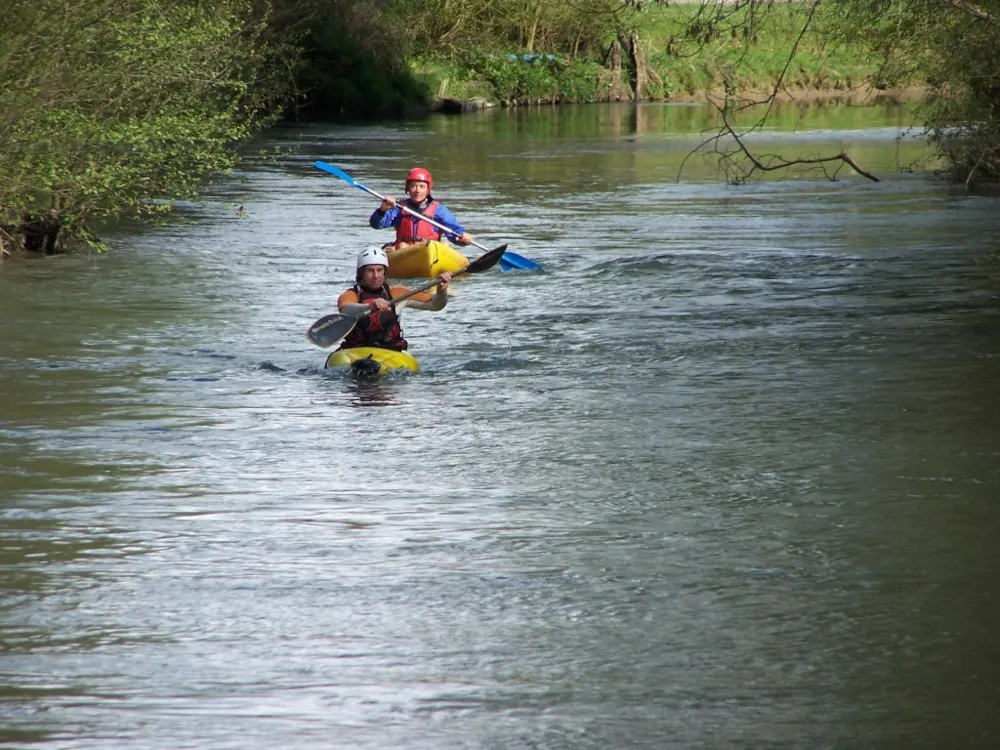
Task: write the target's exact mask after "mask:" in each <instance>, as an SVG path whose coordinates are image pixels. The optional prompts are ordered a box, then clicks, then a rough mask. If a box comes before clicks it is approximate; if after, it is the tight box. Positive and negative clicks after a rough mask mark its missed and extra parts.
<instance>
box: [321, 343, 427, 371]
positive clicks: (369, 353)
mask: <svg viewBox="0 0 1000 750" xmlns="http://www.w3.org/2000/svg"><path fill="white" fill-rule="evenodd" d="M326 367H350V368H351V370H352V372H354V373H355V374H356V375H362V376H367V377H373V376H375V375H386V374H387V373H390V372H392V371H393V370H409V371H410V372H420V365H419V364H417V359H416V357H414V356H413V355H412V354H407V353H406V352H397V351H396V350H395V349H380V348H379V347H377V346H355V347H351V348H350V349H338V350H337V351H335V352H333V353H332V354H331V355H330V356H329V357H327V358H326Z"/></svg>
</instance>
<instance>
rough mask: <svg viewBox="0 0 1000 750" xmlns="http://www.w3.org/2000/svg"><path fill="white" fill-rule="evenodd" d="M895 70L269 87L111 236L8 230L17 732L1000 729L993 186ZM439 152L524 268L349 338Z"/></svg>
mask: <svg viewBox="0 0 1000 750" xmlns="http://www.w3.org/2000/svg"><path fill="white" fill-rule="evenodd" d="M907 117H908V115H907V113H906V112H905V110H901V109H898V108H878V107H867V108H860V107H853V108H850V107H825V108H815V107H814V108H807V109H789V110H787V111H785V113H784V114H783V115H782V116H781V117H780V118H778V119H777V120H775V121H774V122H775V123H776V125H775V127H773V128H771V129H768V130H767V131H765V132H764V133H760V134H757V135H756V136H754V137H752V138H751V139H749V141H748V142H749V143H751V144H752V145H753V146H754V147H755V148H757V149H760V150H761V152H770V153H782V154H785V155H789V154H790V155H803V156H809V155H823V154H829V153H836V152H838V151H839V150H841V149H843V150H844V151H846V152H847V153H849V154H850V156H851V157H852V158H853V159H854V160H855V161H856V162H858V163H859V164H860V165H861V166H862V167H863V168H865V169H867V170H869V171H871V172H873V173H875V174H877V175H878V176H879V177H880V178H881V181H880V182H877V183H874V182H869V181H867V180H865V179H863V178H861V177H860V176H858V175H856V174H854V173H853V172H851V171H850V170H841V171H840V172H839V174H838V175H837V179H836V180H829V179H827V178H826V176H824V175H823V174H822V173H817V172H810V173H798V174H793V175H786V176H785V177H786V179H777V178H776V176H768V178H767V179H765V180H762V181H752V182H750V183H748V184H745V185H740V186H737V185H727V184H726V182H725V180H724V179H722V178H721V177H720V175H719V173H718V172H717V170H716V169H715V167H714V166H713V164H712V163H711V161H710V160H706V159H704V158H702V157H700V156H698V155H694V156H692V154H691V152H692V149H693V148H694V146H696V145H697V143H698V142H700V141H701V140H703V139H704V138H706V137H707V136H708V135H710V132H708V131H706V128H708V127H710V126H711V124H712V115H711V112H709V111H708V110H706V109H705V108H704V107H699V106H690V105H685V106H664V105H644V106H642V107H640V108H639V109H638V110H635V109H633V108H632V107H631V106H629V105H620V106H619V105H594V106H579V107H566V108H562V109H522V110H513V111H500V110H497V111H488V112H483V113H477V114H474V115H466V116H462V117H460V118H449V117H446V116H435V117H431V118H430V119H427V120H421V121H407V122H399V123H387V124H380V125H370V126H357V125H355V126H350V125H316V124H312V125H288V126H284V127H282V128H277V129H275V130H273V131H271V132H269V133H268V135H267V137H266V138H265V139H263V140H262V141H261V143H260V144H259V146H260V150H261V153H260V154H259V155H258V154H257V151H256V150H255V151H254V155H253V156H251V157H250V158H248V161H247V164H246V167H245V170H244V171H243V172H241V173H240V174H237V175H233V176H231V177H227V178H220V179H219V180H218V181H217V182H216V183H215V184H214V185H213V186H212V187H211V189H210V191H209V195H208V198H207V200H206V201H205V202H204V204H200V205H192V206H186V207H184V208H183V209H182V211H181V212H180V213H179V215H178V216H177V217H176V218H175V220H173V221H171V222H170V223H169V224H168V225H166V226H162V227H158V228H148V229H144V228H138V227H132V228H130V227H118V228H116V229H114V230H108V235H107V239H108V241H109V244H110V245H111V246H112V251H111V252H110V253H108V254H106V255H100V256H98V255H95V254H93V253H80V254H76V255H70V256H63V257H30V258H24V257H16V258H14V259H12V260H10V261H8V262H6V263H5V264H3V265H2V266H0V342H2V343H0V511H2V517H3V524H2V527H0V529H2V539H0V566H2V571H3V578H2V580H3V605H2V606H3V610H2V612H3V616H2V620H0V626H2V630H0V633H2V646H3V648H2V652H0V672H2V679H3V686H4V687H3V697H2V702H0V718H2V720H0V744H2V745H3V746H4V747H20V748H29V747H30V748H44V750H56V749H58V750H70V749H74V750H75V749H78V748H101V749H102V750H107V749H109V748H113V749H118V748H121V749H123V750H124V749H125V748H128V749H129V750H135V749H137V748H148V749H151V750H152V749H157V750H159V749H163V750H167V749H168V748H169V749H170V750H177V749H178V748H213V749H214V748H220V749H222V748H233V749H234V750H236V749H237V748H238V749H240V750H249V749H254V750H256V749H263V748H272V747H275V746H280V747H282V748H286V750H295V749H298V748H303V749H305V748H356V749H358V748H359V749H364V750H375V749H383V748H407V749H408V750H443V749H450V748H525V749H528V748H531V749H538V748H546V749H550V750H555V749H562V748H574V749H575V748H594V749H595V750H596V749H598V748H599V749H601V750H607V748H625V747H630V748H668V747H669V748H901V749H902V748H906V749H907V750H912V749H913V748H944V747H962V748H992V747H995V746H996V743H997V737H998V736H1000V714H998V712H997V710H996V706H997V704H998V701H1000V688H998V684H1000V683H998V678H1000V649H998V646H997V642H998V641H997V638H996V632H997V631H996V627H997V626H996V623H997V622H998V621H1000V599H998V596H997V580H998V578H997V576H998V573H1000V552H998V550H1000V545H998V541H997V540H998V538H1000V388H998V383H1000V295H998V286H1000V282H998V280H997V277H998V269H997V264H996V257H995V255H994V253H995V251H996V248H997V236H998V216H1000V211H998V204H1000V201H998V199H997V198H990V197H977V196H970V195H967V194H965V193H964V192H963V191H961V190H956V189H954V188H952V187H950V186H948V185H947V184H945V183H943V182H940V181H937V180H935V179H933V178H929V177H927V176H923V175H921V174H919V173H918V172H915V171H913V166H914V165H916V164H919V163H920V162H921V160H922V159H923V158H924V157H925V156H926V148H925V146H924V144H923V143H921V142H920V141H919V139H916V138H913V137H911V136H910V134H908V132H907V124H908V120H907ZM317 159H321V160H324V161H328V162H331V163H333V164H336V165H338V166H340V167H342V168H343V169H345V170H347V171H348V172H349V173H350V174H352V175H353V176H354V177H355V178H356V179H358V180H359V181H361V182H363V183H364V184H366V185H368V186H370V187H372V188H373V189H375V190H378V191H381V192H388V193H392V194H396V195H398V194H400V193H401V192H402V191H401V182H402V179H403V176H404V175H405V173H406V171H407V170H408V169H409V168H410V167H412V166H414V165H417V164H420V165H423V166H425V167H428V168H429V169H431V170H432V172H433V173H434V177H435V190H434V192H435V195H436V196H437V197H438V198H439V199H440V200H441V201H443V202H444V203H445V204H446V205H447V206H449V207H450V208H451V209H452V210H453V211H454V212H455V213H456V214H457V216H458V217H459V219H460V220H461V221H462V222H463V223H464V224H465V225H466V226H467V227H468V228H469V230H470V231H471V232H472V233H473V234H474V236H475V237H476V238H477V239H478V240H479V241H481V242H482V243H484V244H486V245H488V246H493V245H495V244H499V243H501V242H506V243H508V244H509V247H510V249H511V250H514V251H516V252H518V253H520V254H522V255H524V256H526V257H529V258H532V259H534V260H536V261H538V262H540V263H542V264H543V265H544V268H545V270H544V271H542V272H518V271H515V272H509V273H504V272H501V271H500V270H495V271H490V272H488V273H483V274H478V275H475V276H469V277H467V278H464V279H461V280H456V281H455V282H454V284H453V289H454V294H453V297H452V299H451V302H450V304H449V306H448V307H447V309H446V310H444V311H442V312H439V313H428V312H419V311H412V310H408V311H407V312H406V313H405V314H404V316H403V324H404V328H405V331H406V335H407V338H408V339H409V341H410V346H411V351H412V352H413V353H414V354H415V355H416V356H417V357H418V359H419V360H420V363H421V367H422V371H421V372H420V373H417V374H412V375H408V376H399V377H391V378H388V379H385V380H383V381H380V382H377V383H374V384H372V383H358V382H355V381H352V380H350V379H348V378H345V377H344V376H343V375H341V374H339V373H329V372H326V371H324V369H323V367H322V364H323V357H324V353H323V352H321V351H319V350H317V349H314V348H313V347H311V346H310V345H309V343H308V342H307V341H306V339H305V330H306V328H307V326H308V325H309V324H310V323H311V322H312V321H313V320H314V319H316V318H318V317H319V316H321V315H323V314H325V313H327V312H330V311H332V310H333V309H334V307H335V301H336V296H337V294H338V293H339V292H340V291H341V290H342V289H344V288H345V287H346V286H348V285H349V283H351V280H352V278H353V272H354V271H353V263H354V257H355V256H356V254H357V252H358V251H359V250H360V249H361V248H363V247H364V246H365V245H368V244H372V243H376V242H380V241H383V240H385V239H386V238H387V236H388V235H387V234H386V233H377V232H375V231H374V230H371V229H369V228H368V227H367V217H368V215H369V213H370V212H371V211H372V209H374V207H375V204H376V202H375V201H374V200H373V199H372V198H371V197H370V196H367V195H365V194H364V193H362V192H361V191H359V190H356V189H353V188H351V187H349V186H348V185H346V184H345V183H343V182H341V181H340V180H338V179H336V178H334V177H331V176H329V175H326V174H324V173H321V172H319V171H318V170H316V169H314V168H313V166H312V162H313V161H314V160H317Z"/></svg>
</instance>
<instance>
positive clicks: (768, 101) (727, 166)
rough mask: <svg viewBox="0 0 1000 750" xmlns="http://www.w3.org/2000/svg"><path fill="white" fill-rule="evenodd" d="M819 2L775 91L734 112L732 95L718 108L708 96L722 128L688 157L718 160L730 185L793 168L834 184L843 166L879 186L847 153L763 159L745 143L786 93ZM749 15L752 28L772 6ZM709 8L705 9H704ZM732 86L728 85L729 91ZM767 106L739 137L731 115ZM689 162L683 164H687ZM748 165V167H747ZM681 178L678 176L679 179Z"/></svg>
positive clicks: (750, 7) (749, 5) (816, 0)
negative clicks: (832, 166) (756, 174)
mask: <svg viewBox="0 0 1000 750" xmlns="http://www.w3.org/2000/svg"><path fill="white" fill-rule="evenodd" d="M819 3H820V0H813V2H812V4H811V5H810V6H809V9H808V14H807V16H806V19H805V21H804V22H803V24H802V28H801V29H800V30H799V33H798V36H797V37H796V38H795V41H794V43H793V44H792V47H791V51H790V52H789V53H788V56H787V59H786V61H785V67H784V68H783V69H782V71H781V74H780V75H779V76H778V78H777V80H776V81H775V84H774V87H773V88H772V89H771V91H770V93H769V94H768V95H767V96H766V97H764V98H762V99H759V100H755V99H744V100H743V103H742V104H740V105H739V106H738V107H736V108H735V110H734V109H733V108H732V103H733V100H732V99H731V98H730V94H731V92H729V91H727V95H726V97H725V98H724V99H723V101H722V104H719V103H718V102H717V101H716V100H715V99H713V97H711V96H709V97H708V100H709V102H710V103H711V104H712V105H713V106H715V108H716V109H717V110H718V112H719V114H720V116H721V117H722V127H721V128H719V129H718V131H717V132H716V133H715V134H714V135H712V136H711V137H710V138H707V139H706V140H705V141H703V142H702V143H700V144H699V145H698V147H697V148H695V149H694V150H693V151H692V152H691V153H690V154H688V157H690V156H692V155H693V154H695V153H699V152H701V153H711V154H715V155H716V156H718V159H719V165H720V166H721V167H722V169H723V170H725V172H726V179H727V181H728V182H730V183H731V184H742V183H744V182H746V181H747V180H749V179H750V178H751V177H752V176H753V174H754V172H757V171H762V172H773V171H777V170H779V169H788V168H790V167H796V166H805V167H811V168H819V169H822V170H823V173H824V174H825V175H826V177H827V179H829V180H834V179H836V177H837V173H838V172H839V171H840V167H842V166H843V165H844V164H846V165H848V166H849V167H851V168H852V169H853V170H854V171H855V172H857V173H858V174H860V175H862V176H863V177H866V178H868V179H869V180H872V181H873V182H879V178H878V177H876V176H875V175H873V174H872V173H871V172H868V171H866V170H864V169H862V168H861V167H859V166H858V165H857V164H856V163H855V162H854V160H853V159H851V157H849V156H848V155H847V154H846V153H845V152H843V151H841V152H840V153H838V154H836V155H833V156H817V157H813V158H803V159H787V158H785V157H783V156H780V155H777V154H767V155H763V156H758V155H755V154H754V153H753V152H752V151H750V149H749V148H747V146H746V144H745V143H744V141H743V138H744V137H745V136H747V135H749V134H750V133H753V132H756V131H759V130H761V129H762V128H763V126H764V123H765V122H766V121H767V118H768V117H769V116H770V114H771V110H772V108H773V107H774V104H775V102H776V101H777V99H778V94H779V92H780V91H782V90H783V89H784V80H785V75H786V73H787V72H788V68H789V66H790V65H791V64H792V61H793V60H794V59H795V55H796V52H797V51H798V49H799V46H800V45H801V43H802V39H803V37H804V36H805V34H806V32H807V31H808V30H809V29H810V28H811V26H812V23H813V18H814V16H815V14H816V9H817V8H818V7H819ZM719 5H722V4H721V3H717V4H716V12H717V13H719V9H718V6H719ZM735 5H737V6H739V7H741V8H742V7H744V3H741V2H736V3H735ZM745 5H746V7H747V12H748V14H749V15H748V19H749V20H745V21H744V23H750V24H752V23H753V21H754V20H755V18H756V17H755V15H754V14H755V13H764V12H766V11H767V9H768V8H769V7H770V3H767V4H766V5H764V6H763V7H758V6H755V5H754V3H752V2H749V3H746V4H745ZM704 7H706V6H703V9H704ZM728 12H730V11H726V10H723V11H722V12H721V14H720V15H717V16H716V17H715V18H714V19H712V20H711V21H709V22H708V23H709V25H712V24H714V23H718V21H719V19H720V18H726V17H727V16H726V15H725V14H726V13H728ZM728 88H729V86H728V85H727V89H728ZM761 106H764V107H765V110H764V113H763V114H762V115H761V116H760V117H759V118H758V119H757V120H756V122H755V123H754V124H753V125H751V126H750V127H748V128H746V129H745V130H744V131H743V132H742V133H737V131H736V129H735V128H734V127H733V125H732V123H731V122H730V113H731V112H732V111H735V112H736V113H739V112H743V111H746V110H749V109H751V108H753V107H761ZM730 138H731V139H732V141H733V142H735V143H736V148H735V149H734V148H732V147H731V146H728V145H723V142H724V141H727V140H728V139H730ZM686 162H687V159H685V160H684V163H686ZM833 162H838V163H839V164H838V166H837V168H836V169H834V170H833V171H832V172H830V171H828V170H827V168H826V165H827V164H830V163H833ZM684 163H682V164H681V167H680V168H681V170H683V168H684ZM747 164H749V166H747ZM679 178H680V175H679V174H678V179H679Z"/></svg>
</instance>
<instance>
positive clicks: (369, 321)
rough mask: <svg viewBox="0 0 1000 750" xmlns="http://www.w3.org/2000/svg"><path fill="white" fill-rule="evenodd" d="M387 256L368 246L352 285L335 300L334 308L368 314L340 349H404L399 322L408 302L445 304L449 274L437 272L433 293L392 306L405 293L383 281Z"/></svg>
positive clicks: (427, 306)
mask: <svg viewBox="0 0 1000 750" xmlns="http://www.w3.org/2000/svg"><path fill="white" fill-rule="evenodd" d="M388 268H389V258H388V257H387V256H386V254H385V251H384V250H383V249H382V248H380V247H368V248H365V249H364V250H362V251H361V253H360V254H359V255H358V270H357V274H356V275H355V284H354V286H352V287H351V288H350V289H347V290H346V291H344V292H343V293H342V294H341V295H340V297H339V298H338V299H337V307H338V309H339V310H340V311H341V312H342V313H347V314H349V315H356V314H357V313H361V312H366V313H367V314H366V315H365V316H364V317H363V318H361V319H360V320H359V321H358V324H357V325H356V326H354V328H353V329H351V332H350V333H349V334H347V337H346V338H345V339H344V343H343V344H341V345H340V348H341V349H351V348H354V347H359V346H375V347H380V348H382V349H393V350H395V351H400V352H401V351H404V350H405V349H406V347H407V343H406V339H404V338H403V329H402V328H401V327H400V325H399V313H400V311H401V310H402V309H403V307H405V306H407V305H409V306H410V307H413V308H414V309H416V310H433V311H437V310H443V309H444V307H445V305H447V304H448V282H450V281H451V274H450V273H449V272H447V271H446V272H444V273H441V274H439V275H438V284H437V287H436V290H435V292H434V293H433V294H431V293H430V292H429V291H427V292H419V293H418V294H415V295H414V296H412V297H410V298H409V299H406V300H404V301H403V302H400V303H399V304H398V305H397V306H396V307H393V306H392V305H391V304H389V303H390V301H391V300H392V299H393V298H394V297H399V296H400V295H402V294H406V293H407V292H408V291H409V289H408V288H407V287H405V286H390V285H389V284H388V283H387V282H386V271H387V270H388Z"/></svg>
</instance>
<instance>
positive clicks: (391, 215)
mask: <svg viewBox="0 0 1000 750" xmlns="http://www.w3.org/2000/svg"><path fill="white" fill-rule="evenodd" d="M384 205H385V202H383V203H382V205H380V206H379V207H378V208H376V209H375V211H374V212H373V213H372V215H371V216H370V217H369V219H368V224H369V226H371V228H372V229H388V228H389V227H391V226H395V224H396V221H397V220H398V219H399V215H400V213H401V210H400V208H399V206H397V205H395V203H393V205H392V207H391V208H389V209H384V208H383V206H384Z"/></svg>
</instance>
